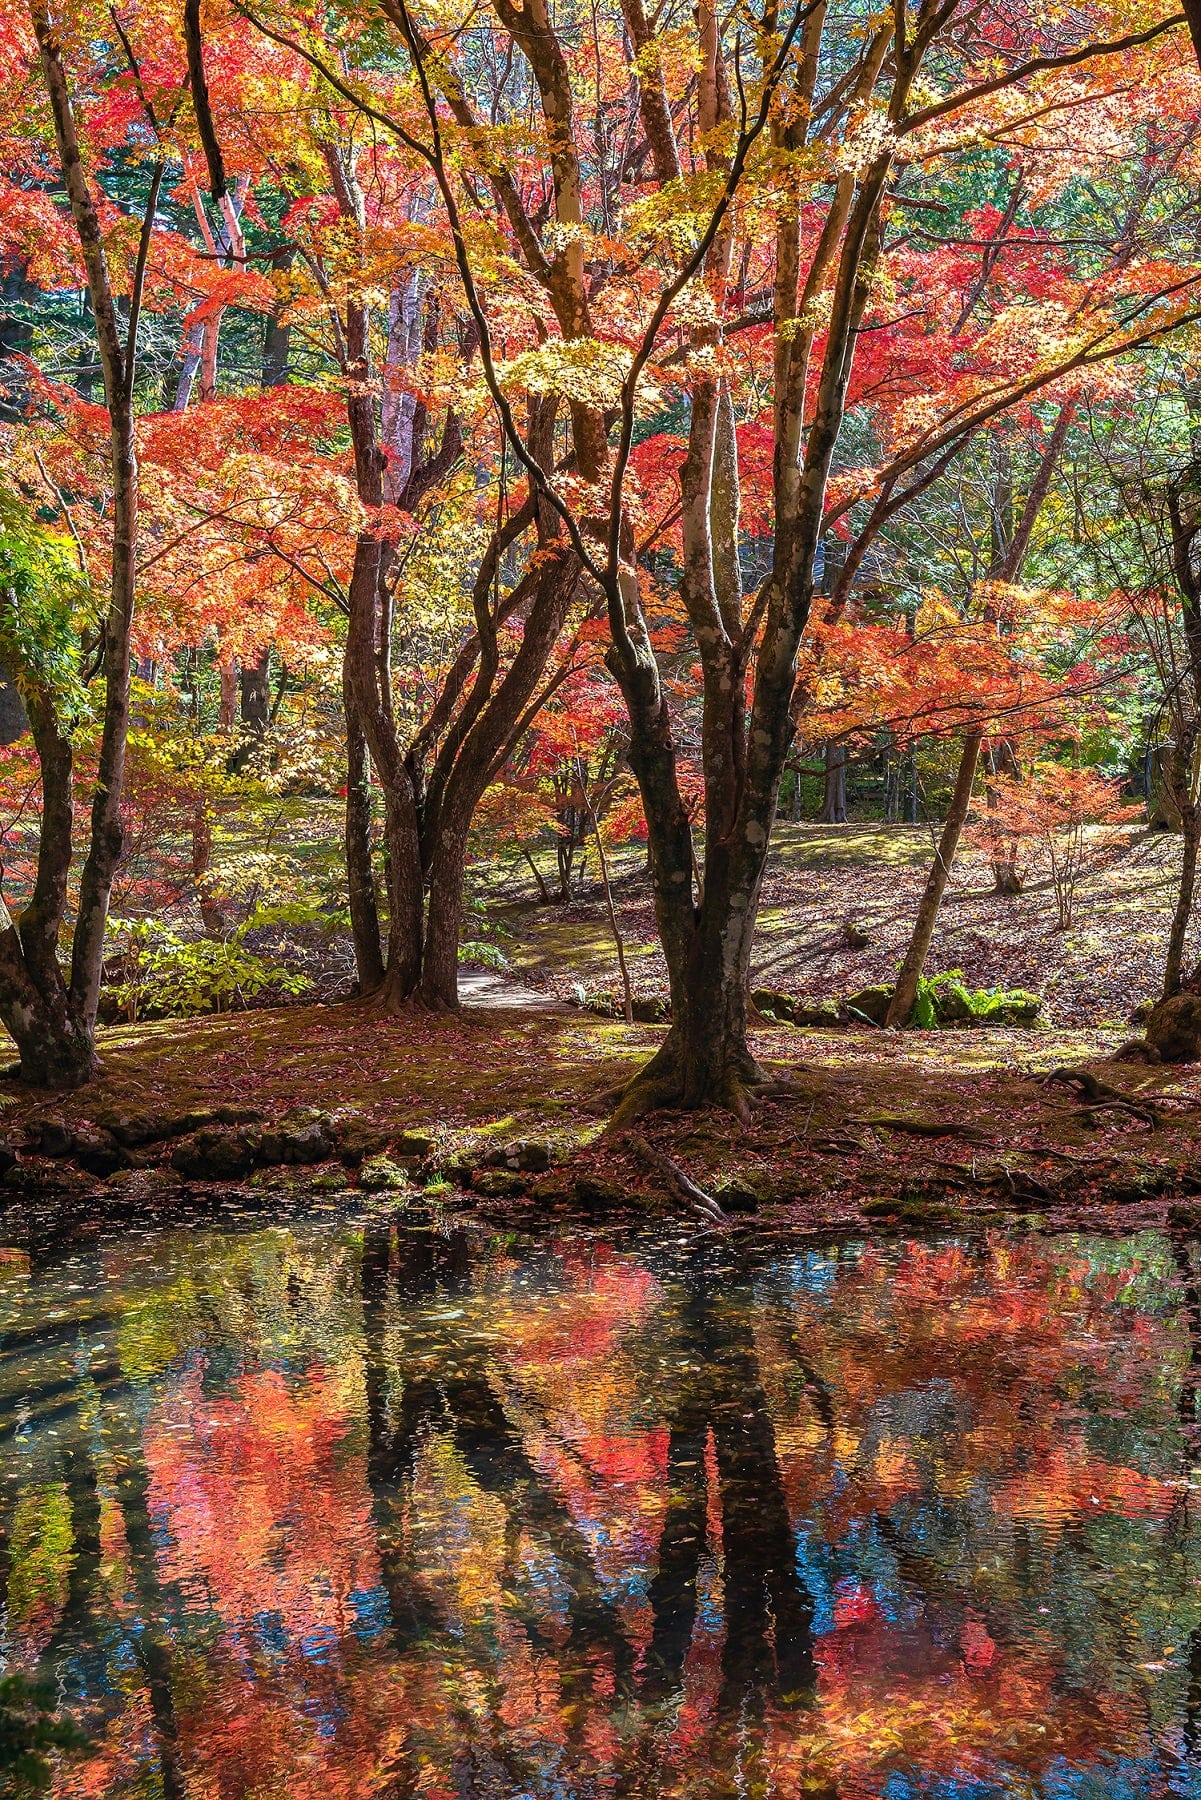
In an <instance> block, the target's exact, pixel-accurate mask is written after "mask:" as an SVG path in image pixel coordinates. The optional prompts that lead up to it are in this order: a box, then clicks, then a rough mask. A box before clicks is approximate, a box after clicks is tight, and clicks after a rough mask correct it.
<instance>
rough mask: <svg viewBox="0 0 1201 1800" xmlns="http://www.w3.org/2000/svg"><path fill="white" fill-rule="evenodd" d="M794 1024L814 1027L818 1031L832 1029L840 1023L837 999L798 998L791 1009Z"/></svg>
mask: <svg viewBox="0 0 1201 1800" xmlns="http://www.w3.org/2000/svg"><path fill="white" fill-rule="evenodd" d="M792 1022H793V1024H794V1025H805V1026H809V1027H811V1028H813V1027H816V1028H817V1029H818V1030H820V1031H832V1030H834V1029H835V1027H836V1026H838V1025H841V1024H842V1020H841V1018H840V1017H839V1012H838V1002H837V1000H798V1001H797V1002H796V1004H795V1005H794V1006H793V1009H792Z"/></svg>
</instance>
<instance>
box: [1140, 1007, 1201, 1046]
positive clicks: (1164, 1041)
mask: <svg viewBox="0 0 1201 1800" xmlns="http://www.w3.org/2000/svg"><path fill="white" fill-rule="evenodd" d="M1147 1043H1148V1045H1149V1046H1150V1048H1151V1049H1152V1050H1155V1051H1158V1053H1159V1056H1160V1058H1161V1060H1162V1061H1163V1062H1166V1063H1192V1062H1199V1061H1201V994H1173V995H1172V997H1171V998H1170V999H1169V1000H1161V1001H1160V1002H1159V1004H1158V1005H1157V1006H1156V1007H1154V1008H1153V1010H1152V1012H1151V1015H1150V1017H1149V1018H1148V1020H1147Z"/></svg>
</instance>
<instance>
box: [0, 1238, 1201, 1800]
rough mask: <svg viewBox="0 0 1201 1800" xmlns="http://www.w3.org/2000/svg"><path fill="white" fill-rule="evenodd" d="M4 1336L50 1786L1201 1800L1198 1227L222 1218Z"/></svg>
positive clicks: (433, 1796)
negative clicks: (734, 1233)
mask: <svg viewBox="0 0 1201 1800" xmlns="http://www.w3.org/2000/svg"><path fill="white" fill-rule="evenodd" d="M0 1327H2V1328H3V1342H2V1346H0V1529H2V1531H3V1538H2V1540H0V1551H2V1553H3V1566H2V1572H3V1588H4V1611H3V1614H2V1615H0V1623H2V1629H3V1638H2V1640H0V1647H2V1650H3V1655H4V1657H5V1659H6V1660H7V1664H8V1667H9V1668H10V1669H19V1670H28V1671H40V1672H41V1673H42V1674H43V1675H48V1676H49V1677H50V1678H51V1680H52V1681H53V1683H54V1686H55V1688H56V1690H57V1692H58V1694H59V1696H60V1698H61V1701H62V1703H63V1704H64V1705H66V1706H69V1707H70V1708H71V1709H72V1710H73V1711H74V1713H75V1715H76V1716H77V1717H78V1718H79V1720H80V1722H81V1723H82V1725H83V1727H84V1728H85V1730H86V1732H87V1736H88V1740H89V1743H88V1748H87V1749H86V1750H84V1751H83V1752H82V1753H80V1754H79V1755H78V1756H76V1757H75V1758H74V1759H73V1760H71V1761H70V1762H69V1763H67V1764H65V1765H64V1766H63V1767H61V1768H60V1770H59V1771H58V1773H57V1775H56V1778H55V1787H54V1790H53V1791H54V1793H55V1794H56V1795H58V1796H68V1795H70V1796H75V1795H85V1794H86V1795H92V1796H101V1795H104V1796H109V1795H111V1796H129V1797H131V1800H132V1797H133V1796H138V1800H158V1797H159V1796H161V1797H162V1800H176V1797H178V1796H187V1797H188V1800H250V1797H252V1796H253V1797H254V1800H268V1797H270V1800H275V1797H277V1796H278V1797H280V1800H284V1797H285V1796H286V1797H287V1800H305V1797H307V1796H313V1797H314V1800H343V1797H344V1800H359V1797H366V1796H377V1795H378V1796H385V1797H389V1800H390V1797H396V1800H400V1797H401V1796H422V1797H423V1800H443V1797H447V1800H449V1797H451V1796H454V1797H456V1800H472V1797H474V1796H480V1797H488V1800H491V1797H493V1796H495V1797H496V1800H526V1797H529V1800H534V1797H538V1800H542V1797H543V1796H546V1797H548V1800H550V1797H553V1800H586V1797H591V1796H602V1795H604V1796H609V1795H614V1796H616V1795H631V1796H642V1795H646V1796H659V1795H664V1796H666V1795H671V1796H687V1797H689V1800H700V1797H701V1796H712V1797H717V1796H726V1795H731V1796H732V1795H743V1794H745V1795H756V1796H757V1795H765V1796H766V1795H776V1796H781V1797H792V1796H796V1797H797V1800H800V1797H801V1796H806V1797H810V1796H831V1797H832V1796H834V1795H839V1796H844V1797H847V1800H851V1797H853V1796H859V1795H862V1796H886V1797H887V1800H911V1797H912V1800H917V1797H918V1796H931V1797H935V1800H986V1797H987V1796H991V1795H1029V1796H1035V1795H1038V1796H1046V1797H1048V1800H1101V1797H1103V1796H1123V1797H1124V1796H1131V1797H1133V1796H1143V1795H1146V1796H1152V1795H1158V1794H1190V1795H1198V1796H1201V1468H1198V1469H1196V1470H1194V1464H1196V1463H1201V1445H1199V1444H1198V1441H1197V1426H1196V1424H1195V1419H1196V1417H1197V1389H1198V1383H1199V1381H1201V1242H1199V1243H1198V1244H1197V1245H1194V1244H1193V1243H1192V1242H1191V1241H1189V1240H1188V1239H1180V1238H1177V1239H1175V1240H1172V1239H1169V1238H1168V1237H1166V1236H1162V1235H1159V1234H1155V1233H1144V1234H1141V1235H1137V1236H1132V1237H1128V1238H1124V1239H1103V1238H1091V1237H1085V1236H1073V1237H1061V1238H1045V1237H1033V1236H1031V1237H1009V1236H1005V1235H1000V1234H998V1235H997V1236H995V1237H993V1238H984V1237H974V1238H968V1237H965V1238H962V1239H956V1238H950V1237H948V1238H945V1239H942V1240H937V1239H925V1240H922V1241H915V1242H905V1241H903V1240H901V1241H898V1240H884V1241H880V1242H855V1243H845V1242H843V1243H835V1242H831V1243H829V1244H824V1245H821V1244H808V1245H804V1246H798V1245H797V1244H795V1243H793V1244H791V1245H781V1244H777V1245H772V1246H766V1247H765V1246H762V1245H760V1246H758V1247H757V1248H747V1247H745V1246H742V1245H741V1244H732V1243H731V1241H730V1240H728V1239H726V1238H723V1237H722V1236H720V1235H717V1236H714V1235H709V1236H703V1237H701V1238H694V1237H692V1236H691V1235H689V1236H686V1237H684V1236H680V1237H677V1236H670V1237H660V1238H656V1239H636V1240H631V1239H629V1238H625V1239H614V1240H607V1239H606V1238H604V1237H603V1236H592V1237H587V1238H580V1237H570V1238H564V1240H563V1241H561V1242H553V1241H552V1242H545V1241H544V1242H541V1243H538V1244H534V1243H531V1242H528V1241H525V1240H513V1239H507V1238H506V1239H501V1238H497V1237H489V1236H478V1237H469V1236H468V1235H466V1234H464V1233H462V1232H450V1233H449V1234H442V1233H438V1232H436V1231H416V1230H405V1229H403V1228H402V1229H396V1228H394V1227H390V1226H388V1225H387V1224H378V1223H370V1222H369V1223H367V1224H364V1223H363V1222H362V1221H358V1222H354V1221H347V1220H345V1219H335V1220H333V1221H330V1220H326V1221H324V1222H322V1221H313V1222H306V1221H302V1222H300V1223H291V1224H289V1225H287V1226H286V1227H285V1226H278V1227H276V1228H272V1229H244V1230H235V1229H230V1230H228V1231H222V1230H220V1229H211V1228H207V1227H206V1228H201V1229H197V1230H195V1231H191V1232H185V1231H177V1232H160V1233H154V1234H147V1235H138V1236H132V1237H127V1238H123V1239H121V1240H120V1241H117V1242H114V1243H112V1244H110V1245H107V1246H100V1247H98V1248H95V1249H89V1250H88V1251H87V1252H86V1253H81V1254H79V1255H73V1256H71V1257H68V1258H64V1259H61V1260H57V1261H55V1262H53V1263H49V1264H46V1265H44V1266H41V1267H39V1266H36V1265H35V1267H34V1269H33V1270H32V1272H28V1271H24V1270H21V1269H20V1268H12V1267H9V1268H5V1267H3V1266H0ZM1194 1476H1195V1483H1194V1481H1192V1480H1191V1479H1190V1478H1191V1477H1194Z"/></svg>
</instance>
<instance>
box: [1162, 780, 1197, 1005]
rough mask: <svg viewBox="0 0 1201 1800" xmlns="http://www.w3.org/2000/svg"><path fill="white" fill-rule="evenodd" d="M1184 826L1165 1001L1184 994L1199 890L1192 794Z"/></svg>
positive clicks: (1185, 807) (1184, 807) (1185, 808)
mask: <svg viewBox="0 0 1201 1800" xmlns="http://www.w3.org/2000/svg"><path fill="white" fill-rule="evenodd" d="M1180 824H1181V830H1182V832H1183V834H1184V854H1183V856H1182V858H1181V865H1180V882H1179V885H1178V886H1177V889H1176V905H1175V907H1174V908H1173V910H1172V929H1171V931H1170V932H1169V934H1168V954H1167V960H1166V962H1165V964H1164V972H1163V998H1164V999H1165V1000H1169V999H1170V998H1171V996H1172V995H1173V994H1178V993H1179V992H1180V983H1181V975H1182V971H1183V968H1184V944H1185V939H1186V937H1187V935H1188V928H1189V920H1190V919H1191V918H1192V913H1193V895H1194V893H1195V891H1196V886H1197V840H1198V837H1199V836H1201V807H1199V806H1198V804H1197V801H1196V800H1195V799H1194V798H1193V796H1192V794H1191V793H1188V794H1186V795H1185V797H1184V800H1183V803H1182V805H1181V808H1180Z"/></svg>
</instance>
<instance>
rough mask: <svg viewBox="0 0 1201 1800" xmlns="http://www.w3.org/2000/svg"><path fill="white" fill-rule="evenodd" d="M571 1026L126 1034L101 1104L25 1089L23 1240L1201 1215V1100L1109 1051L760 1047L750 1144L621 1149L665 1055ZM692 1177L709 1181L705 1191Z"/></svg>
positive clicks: (917, 1045)
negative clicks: (619, 1103)
mask: <svg viewBox="0 0 1201 1800" xmlns="http://www.w3.org/2000/svg"><path fill="white" fill-rule="evenodd" d="M661 1034H662V1032H661V1028H659V1027H654V1026H634V1027H632V1028H628V1027H626V1026H625V1025H624V1024H622V1023H620V1022H617V1021H611V1020H606V1019H601V1018H597V1017H596V1016H594V1015H592V1014H590V1013H584V1012H578V1011H574V1010H572V1009H569V1008H560V1009H556V1010H554V1011H551V1012H545V1013H543V1012H539V1011H537V1010H536V1009H531V1008H527V1007H520V1006H516V1007H512V1008H508V1007H497V1006H495V1005H489V1006H487V1007H478V1008H473V1007H467V1008H465V1009H464V1012H463V1014H462V1015H461V1016H460V1017H458V1018H445V1017H432V1016H430V1015H426V1014H411V1015H404V1016H400V1017H385V1016H381V1015H379V1014H377V1013H375V1012H373V1011H372V1010H371V1009H370V1008H369V1007H366V1006H362V1005H338V1006H326V1007H305V1008H300V1007H293V1008H287V1009H281V1010H279V1011H275V1012H255V1013H249V1014H239V1015H233V1016H226V1017H222V1018H209V1019H203V1020H190V1021H182V1022H180V1021H164V1022H161V1023H155V1024H149V1025H140V1026H124V1027H118V1028H115V1029H113V1030H110V1031H108V1032H106V1033H105V1034H104V1037H103V1041H102V1056H103V1061H104V1071H103V1074H102V1076H101V1077H100V1079H99V1080H98V1081H96V1082H95V1083H93V1084H92V1085H91V1086H89V1087H88V1088H86V1089H83V1090H81V1091H79V1092H78V1093H75V1094H71V1095H66V1096H53V1095H48V1094H44V1093H39V1092H35V1091H27V1090H23V1089H21V1088H19V1087H17V1086H15V1085H14V1084H11V1083H9V1084H5V1085H4V1086H3V1088H0V1196H7V1201H8V1204H7V1206H6V1207H4V1206H3V1200H2V1199H0V1208H2V1209H3V1210H0V1221H2V1224H0V1230H2V1233H3V1239H4V1241H8V1242H14V1243H19V1242H20V1241H22V1234H23V1233H24V1234H26V1235H27V1234H28V1231H29V1230H30V1229H32V1228H33V1227H32V1222H33V1221H34V1220H35V1219H36V1218H39V1217H40V1218H43V1219H49V1218H50V1216H51V1215H53V1216H54V1217H55V1218H56V1219H57V1220H59V1221H60V1222H61V1221H62V1220H63V1219H67V1220H73V1221H74V1222H75V1223H76V1224H77V1226H78V1227H79V1229H86V1230H94V1229H96V1228H97V1227H98V1226H100V1225H103V1224H104V1223H117V1222H120V1221H124V1220H136V1219H140V1218H153V1219H157V1220H163V1219H165V1218H169V1217H170V1215H171V1214H172V1213H173V1212H174V1211H175V1210H176V1209H179V1208H181V1207H182V1208H187V1209H196V1208H200V1209H203V1208H204V1207H205V1206H206V1205H217V1206H219V1205H220V1204H221V1199H222V1196H223V1195H224V1194H227V1193H236V1195H237V1196H238V1197H239V1204H241V1205H245V1206H254V1207H258V1208H261V1209H263V1210H268V1209H270V1208H272V1207H273V1206H275V1205H277V1204H280V1203H281V1202H284V1201H286V1199H287V1196H288V1195H289V1194H290V1193H294V1192H296V1191H299V1190H303V1191H304V1192H305V1193H308V1194H312V1193H323V1192H328V1193H330V1194H337V1195H344V1196H345V1197H347V1198H350V1197H352V1196H354V1195H363V1194H366V1195H376V1196H379V1197H380V1199H381V1200H382V1201H385V1202H387V1203H388V1204H390V1205H397V1206H400V1207H402V1208H405V1207H408V1208H424V1209H427V1210H428V1209H429V1208H430V1207H433V1208H435V1209H436V1210H438V1211H442V1210H450V1211H464V1210H469V1211H473V1212H476V1213H478V1214H480V1215H482V1216H483V1217H484V1218H486V1219H488V1220H490V1221H492V1222H506V1223H510V1224H512V1225H519V1226H521V1227H522V1228H526V1229H531V1228H534V1229H536V1228H537V1227H538V1226H539V1225H540V1224H541V1223H542V1222H544V1221H545V1222H553V1223H557V1224H561V1223H562V1222H563V1220H564V1219H565V1218H570V1217H572V1216H591V1217H595V1216H606V1217H611V1216H622V1215H628V1216H639V1217H640V1216H646V1215H648V1214H655V1213H663V1212H665V1211H666V1212H679V1211H681V1210H692V1211H696V1212H697V1213H698V1216H699V1217H706V1218H711V1214H710V1213H709V1212H708V1211H707V1210H706V1209H705V1208H704V1207H699V1208H698V1207H697V1206H695V1205H694V1204H693V1202H692V1201H690V1199H689V1184H690V1183H691V1184H692V1185H693V1186H695V1187H696V1188H699V1189H700V1190H701V1191H702V1192H703V1193H704V1194H706V1195H708V1196H710V1197H711V1198H712V1199H713V1200H715V1201H716V1202H717V1204H718V1205H719V1206H720V1208H721V1210H722V1212H724V1213H725V1214H727V1215H729V1216H730V1217H732V1218H738V1219H742V1220H744V1221H750V1220H752V1219H758V1220H761V1221H762V1222H763V1223H765V1224H766V1223H768V1222H769V1221H770V1222H772V1223H774V1224H779V1225H791V1226H794V1227H797V1228H805V1227H810V1226H814V1225H819V1226H821V1227H823V1228H835V1229H838V1228H853V1229H862V1228H863V1226H864V1225H865V1224H866V1223H870V1224H871V1225H872V1226H873V1227H874V1228H880V1227H881V1226H883V1227H885V1228H888V1227H889V1225H890V1222H894V1223H896V1222H899V1223H901V1224H903V1225H905V1226H906V1228H911V1227H913V1226H915V1225H920V1224H923V1223H928V1224H930V1225H932V1226H938V1225H946V1224H951V1223H959V1222H961V1221H962V1222H968V1221H970V1220H972V1219H974V1218H978V1219H981V1220H982V1221H984V1222H988V1221H989V1220H996V1219H998V1218H1001V1217H1005V1216H1008V1215H1011V1214H1015V1213H1016V1214H1021V1215H1030V1214H1032V1213H1033V1214H1037V1215H1039V1216H1040V1217H1045V1218H1046V1220H1047V1221H1048V1223H1050V1224H1053V1225H1055V1226H1056V1227H1060V1226H1065V1225H1067V1224H1069V1223H1084V1224H1088V1225H1090V1226H1098V1225H1104V1224H1106V1223H1113V1224H1118V1225H1120V1226H1121V1228H1123V1229H1129V1228H1131V1227H1133V1226H1135V1225H1141V1224H1144V1223H1145V1224H1155V1223H1163V1222H1164V1221H1165V1219H1166V1218H1167V1217H1168V1214H1169V1212H1170V1210H1171V1209H1172V1208H1173V1207H1175V1208H1177V1209H1179V1208H1181V1207H1184V1208H1186V1209H1187V1208H1188V1207H1190V1206H1191V1204H1192V1202H1191V1200H1190V1196H1191V1195H1193V1194H1196V1195H1198V1196H1199V1199H1198V1204H1199V1205H1201V1079H1199V1077H1198V1074H1197V1073H1196V1072H1195V1071H1193V1070H1190V1069H1180V1068H1153V1067H1144V1066H1138V1065H1130V1064H1114V1063H1112V1062H1110V1061H1108V1060H1107V1058H1108V1057H1109V1056H1110V1055H1111V1054H1112V1051H1113V1049H1114V1047H1115V1046H1116V1043H1117V1042H1118V1037H1117V1035H1116V1034H1113V1033H1110V1034H1105V1033H1101V1032H1087V1033H1086V1032H1076V1033H1058V1032H1054V1031H1045V1030H1044V1031H1037V1032H1022V1031H995V1032H989V1033H970V1034H969V1033H963V1032H950V1031H948V1032H928V1033H921V1032H914V1033H905V1034H896V1033H887V1032H873V1031H867V1030H864V1031H845V1030H844V1031H839V1032H826V1031H819V1030H802V1029H799V1028H794V1027H788V1026H781V1027H777V1028H774V1029H771V1030H764V1031H762V1032H760V1033H759V1034H758V1036H757V1039H756V1050H757V1054H758V1055H759V1056H760V1058H761V1060H762V1061H763V1062H764V1064H765V1066H767V1067H768V1068H769V1069H770V1070H771V1072H772V1074H773V1076H775V1077H778V1078H779V1079H780V1080H781V1081H782V1082H785V1083H787V1084H788V1087H789V1091H788V1092H787V1093H786V1094H785V1095H784V1096H783V1097H779V1098H776V1099H774V1100H772V1101H769V1102H767V1103H765V1104H764V1105H762V1106H761V1107H760V1108H759V1109H758V1110H757V1111H756V1113H755V1116H754V1118H753V1120H752V1122H751V1124H750V1125H749V1126H748V1127H746V1128H743V1127H741V1126H739V1125H738V1123H737V1122H736V1121H735V1120H734V1119H733V1118H732V1117H731V1116H729V1115H727V1114H724V1113H712V1114H707V1115H682V1114H662V1115H656V1116H654V1117H653V1118H651V1119H649V1120H644V1121H642V1122H641V1124H640V1126H639V1128H638V1131H637V1133H635V1134H627V1135H624V1136H615V1135H612V1134H610V1133H608V1132H607V1131H606V1129H605V1119H604V1117H603V1116H602V1115H599V1114H598V1113H597V1112H596V1111H595V1105H596V1098H597V1096H598V1095H599V1094H600V1093H602V1092H603V1091H604V1090H605V1089H607V1088H610V1087H612V1086H613V1085H614V1084H615V1083H617V1082H618V1081H620V1080H621V1079H622V1078H623V1076H625V1075H627V1074H628V1073H630V1072H631V1071H632V1070H633V1069H635V1068H636V1067H637V1066H638V1064H639V1063H640V1062H641V1061H643V1060H644V1059H645V1058H646V1057H647V1056H648V1055H649V1054H650V1053H651V1052H652V1050H653V1049H654V1047H655V1045H656V1043H657V1042H658V1041H659V1039H660V1037H661ZM681 1177H683V1178H684V1179H683V1180H681Z"/></svg>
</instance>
